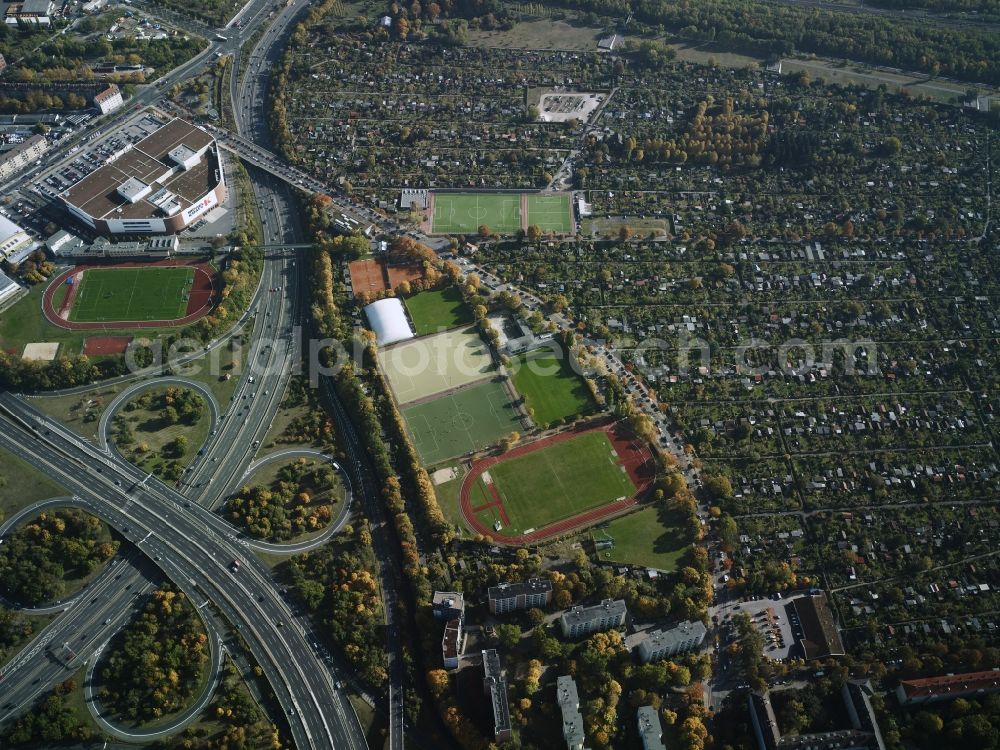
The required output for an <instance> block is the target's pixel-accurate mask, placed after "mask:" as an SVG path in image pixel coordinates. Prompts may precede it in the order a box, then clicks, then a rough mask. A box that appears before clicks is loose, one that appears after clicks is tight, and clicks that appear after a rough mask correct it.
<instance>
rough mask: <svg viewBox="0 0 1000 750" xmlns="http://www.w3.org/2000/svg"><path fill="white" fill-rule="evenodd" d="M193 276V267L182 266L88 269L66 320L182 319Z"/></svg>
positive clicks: (81, 321)
mask: <svg viewBox="0 0 1000 750" xmlns="http://www.w3.org/2000/svg"><path fill="white" fill-rule="evenodd" d="M193 279H194V269H193V268H190V267H186V266H183V267H170V268H149V267H146V268H142V267H134V268H88V269H87V270H85V271H84V272H83V276H82V277H81V279H80V282H79V284H80V288H79V289H78V290H77V293H76V298H75V299H74V300H73V307H72V309H71V310H70V317H69V319H70V320H71V321H74V322H78V323H93V322H100V321H111V322H114V321H141V320H176V319H178V318H183V317H184V315H185V313H186V312H187V304H188V294H189V292H190V289H191V282H192V281H193Z"/></svg>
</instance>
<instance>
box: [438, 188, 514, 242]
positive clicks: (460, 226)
mask: <svg viewBox="0 0 1000 750" xmlns="http://www.w3.org/2000/svg"><path fill="white" fill-rule="evenodd" d="M483 224H485V225H486V226H488V227H489V228H490V231H491V232H497V233H499V234H514V233H515V232H517V230H518V229H520V228H521V195H520V193H434V217H433V220H432V224H431V226H432V230H431V231H433V232H434V233H435V234H477V233H478V232H479V227H480V226H482V225H483Z"/></svg>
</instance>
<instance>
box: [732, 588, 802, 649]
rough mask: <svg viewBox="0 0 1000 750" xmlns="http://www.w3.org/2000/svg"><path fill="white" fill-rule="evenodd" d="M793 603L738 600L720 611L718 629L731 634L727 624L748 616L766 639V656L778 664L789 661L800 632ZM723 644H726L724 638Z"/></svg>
mask: <svg viewBox="0 0 1000 750" xmlns="http://www.w3.org/2000/svg"><path fill="white" fill-rule="evenodd" d="M791 601H792V600H790V599H775V598H773V597H772V598H767V597H762V596H754V597H752V598H750V599H749V600H748V601H739V600H737V601H735V602H732V603H731V604H729V605H727V606H726V607H725V608H724V609H720V611H719V612H718V614H717V617H718V618H719V620H718V624H719V627H720V629H722V630H724V631H726V630H728V627H727V624H728V623H730V622H732V619H733V618H734V617H735V616H736V615H738V614H740V613H745V614H747V615H749V616H750V619H751V621H752V622H753V624H754V627H756V628H757V630H758V631H759V632H760V633H761V635H762V636H764V656H766V657H767V658H769V659H776V660H783V659H787V658H788V657H789V655H790V653H791V651H792V649H793V647H794V646H795V645H796V644H797V642H798V635H799V634H800V632H801V631H800V630H799V622H798V618H797V617H796V615H795V609H794V607H792V606H791ZM723 642H724V643H725V642H727V641H726V639H725V638H723Z"/></svg>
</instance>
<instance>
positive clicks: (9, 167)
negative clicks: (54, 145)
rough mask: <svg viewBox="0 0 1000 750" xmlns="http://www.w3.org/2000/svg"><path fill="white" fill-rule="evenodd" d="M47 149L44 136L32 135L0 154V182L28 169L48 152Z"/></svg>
mask: <svg viewBox="0 0 1000 750" xmlns="http://www.w3.org/2000/svg"><path fill="white" fill-rule="evenodd" d="M48 148H49V142H48V141H47V140H45V136H42V135H33V136H31V137H30V138H27V139H25V140H24V141H22V142H21V143H18V144H17V145H16V146H14V148H9V149H7V150H6V151H2V152H0V180H3V179H6V178H8V177H13V176H14V175H16V174H17V173H18V172H21V171H23V170H24V169H26V168H27V167H30V166H31V165H33V164H34V163H35V162H36V161H38V159H39V158H40V157H41V155H42V154H44V153H45V152H46V151H48Z"/></svg>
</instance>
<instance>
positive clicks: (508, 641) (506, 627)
mask: <svg viewBox="0 0 1000 750" xmlns="http://www.w3.org/2000/svg"><path fill="white" fill-rule="evenodd" d="M497 639H498V640H499V641H500V645H501V646H503V647H504V648H505V649H507V650H508V651H510V650H511V649H514V648H517V645H518V644H519V643H520V642H521V628H519V627H518V626H517V625H512V624H510V623H506V622H504V623H500V624H499V625H497Z"/></svg>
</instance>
